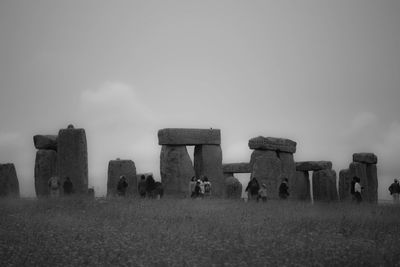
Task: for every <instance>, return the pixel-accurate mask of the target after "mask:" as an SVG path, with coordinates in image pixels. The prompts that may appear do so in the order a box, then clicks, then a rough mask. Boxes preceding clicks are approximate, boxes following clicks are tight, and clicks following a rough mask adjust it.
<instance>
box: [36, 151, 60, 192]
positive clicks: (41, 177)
mask: <svg viewBox="0 0 400 267" xmlns="http://www.w3.org/2000/svg"><path fill="white" fill-rule="evenodd" d="M54 175H57V152H56V151H54V150H47V149H40V150H38V151H37V152H36V159H35V191H36V196H37V197H43V196H48V195H49V194H50V192H49V186H48V181H49V179H50V178H51V177H52V176H54Z"/></svg>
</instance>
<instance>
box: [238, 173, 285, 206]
mask: <svg viewBox="0 0 400 267" xmlns="http://www.w3.org/2000/svg"><path fill="white" fill-rule="evenodd" d="M245 192H247V196H248V199H249V200H255V201H260V200H262V201H263V202H266V201H267V199H268V194H267V185H266V184H264V183H263V184H261V186H260V184H259V182H258V180H257V178H256V177H253V178H252V179H251V180H250V181H249V183H248V184H247V187H246V189H245ZM288 197H289V185H288V179H287V178H283V180H282V182H281V184H280V185H279V198H281V199H287V198H288Z"/></svg>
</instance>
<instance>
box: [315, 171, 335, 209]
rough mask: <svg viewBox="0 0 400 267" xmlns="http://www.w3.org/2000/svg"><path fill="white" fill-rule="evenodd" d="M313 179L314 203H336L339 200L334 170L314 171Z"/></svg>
mask: <svg viewBox="0 0 400 267" xmlns="http://www.w3.org/2000/svg"><path fill="white" fill-rule="evenodd" d="M312 179H313V195H314V201H336V200H337V199H338V195H337V189H336V172H335V171H334V170H330V169H325V170H320V171H314V172H313V177H312Z"/></svg>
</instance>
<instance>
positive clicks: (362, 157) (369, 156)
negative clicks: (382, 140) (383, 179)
mask: <svg viewBox="0 0 400 267" xmlns="http://www.w3.org/2000/svg"><path fill="white" fill-rule="evenodd" d="M353 161H354V162H360V163H367V164H376V163H378V158H377V157H376V155H375V154H374V153H354V154H353Z"/></svg>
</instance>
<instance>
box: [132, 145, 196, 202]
mask: <svg viewBox="0 0 400 267" xmlns="http://www.w3.org/2000/svg"><path fill="white" fill-rule="evenodd" d="M160 172H161V182H162V184H163V187H164V192H165V194H167V195H175V196H182V197H183V196H185V195H186V194H187V191H188V186H189V182H190V179H191V178H192V177H193V176H194V169H193V164H192V160H191V159H190V157H189V154H188V152H187V149H186V146H166V145H164V146H162V148H161V154H160ZM139 179H140V178H139Z"/></svg>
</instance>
